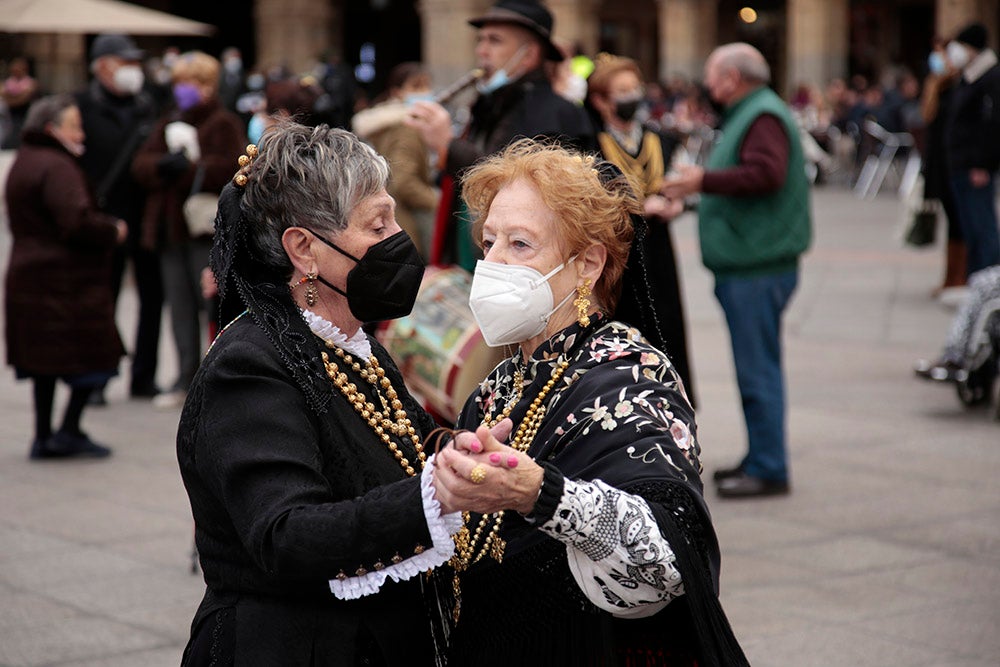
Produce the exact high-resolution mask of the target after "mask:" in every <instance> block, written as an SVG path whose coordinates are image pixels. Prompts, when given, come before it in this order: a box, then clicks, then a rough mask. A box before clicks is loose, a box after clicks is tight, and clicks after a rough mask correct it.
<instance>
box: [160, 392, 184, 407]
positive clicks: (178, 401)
mask: <svg viewBox="0 0 1000 667" xmlns="http://www.w3.org/2000/svg"><path fill="white" fill-rule="evenodd" d="M185 400H187V392H186V391H182V390H180V389H175V390H174V391H168V392H165V393H162V394H157V395H156V396H154V397H153V407H154V408H156V409H157V410H176V409H177V408H180V407H182V406H183V405H184V401H185Z"/></svg>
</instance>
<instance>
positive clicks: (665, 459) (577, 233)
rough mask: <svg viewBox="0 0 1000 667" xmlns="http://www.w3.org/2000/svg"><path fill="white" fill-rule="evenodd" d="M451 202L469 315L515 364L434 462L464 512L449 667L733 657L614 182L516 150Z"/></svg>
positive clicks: (686, 440)
mask: <svg viewBox="0 0 1000 667" xmlns="http://www.w3.org/2000/svg"><path fill="white" fill-rule="evenodd" d="M463 192H464V194H465V197H466V199H467V201H468V204H469V208H470V209H471V210H472V211H473V212H474V214H475V215H476V222H475V227H474V236H475V238H476V239H477V240H478V241H479V242H480V244H481V246H482V249H483V252H484V254H485V257H484V259H483V260H480V261H479V262H478V264H477V266H476V272H475V275H474V278H473V283H472V290H471V295H470V306H471V307H472V312H473V314H474V315H475V318H476V320H477V322H478V323H479V326H480V328H481V330H482V332H483V336H484V338H485V340H486V342H487V343H488V344H490V345H493V346H507V347H508V348H509V350H510V352H511V356H510V357H509V358H508V359H507V360H505V361H503V362H502V363H501V364H500V365H499V366H497V368H496V369H494V370H493V371H492V372H491V373H490V374H489V376H488V377H487V378H486V379H485V381H484V382H483V383H482V385H481V387H480V389H479V390H478V391H476V392H475V393H474V394H473V395H472V396H471V397H470V398H469V400H468V401H467V402H466V404H465V407H464V409H463V410H462V412H461V415H460V416H459V419H458V426H459V427H460V428H462V429H466V430H467V431H475V435H474V436H473V435H472V434H470V433H463V434H460V435H458V436H457V437H456V438H455V442H456V445H455V446H454V447H447V448H444V449H442V450H441V451H440V452H439V453H438V455H437V459H436V465H435V469H434V484H435V488H436V493H437V498H438V499H439V500H440V502H441V505H442V508H443V510H444V511H452V510H459V509H461V510H471V512H470V513H468V514H466V516H465V528H464V529H463V530H461V531H460V532H459V534H458V535H457V536H456V539H455V541H456V545H457V547H456V555H455V557H454V558H452V560H451V565H452V569H453V578H452V582H451V586H450V588H451V590H452V591H453V593H454V594H455V600H454V605H453V610H454V611H453V619H454V620H455V621H456V623H455V626H454V628H453V629H452V632H451V634H450V656H449V664H454V665H473V664H474V665H518V664H536V665H544V664H553V665H555V664H563V665H592V664H593V665H632V664H643V665H694V664H698V665H700V666H701V667H706V666H708V665H727V666H730V665H742V664H746V660H745V658H744V657H743V654H742V651H741V650H740V648H739V645H738V644H737V643H736V640H735V638H734V637H733V635H732V632H731V630H730V629H729V625H728V623H727V622H726V619H725V615H724V613H723V611H722V609H721V607H720V606H719V602H718V598H717V590H718V572H719V571H718V566H719V553H718V544H717V542H716V539H715V534H714V531H713V529H712V523H711V519H710V517H709V514H708V510H707V508H706V506H705V502H704V500H703V498H702V483H701V480H700V478H699V473H700V471H701V464H700V462H699V460H698V455H699V450H700V447H699V445H698V441H697V438H696V426H695V419H694V411H693V410H692V408H691V405H690V403H689V401H688V399H687V396H686V395H685V391H684V386H683V384H682V383H681V381H680V378H679V376H678V374H677V372H676V370H675V369H674V367H673V365H672V364H671V362H670V359H669V358H668V357H667V356H666V355H665V354H664V353H663V352H662V351H661V350H659V349H657V348H656V347H654V346H652V345H651V344H650V343H649V342H648V341H647V340H646V339H645V338H644V337H643V335H642V333H640V331H639V330H638V329H637V328H635V325H637V324H640V323H645V322H654V323H655V322H656V321H657V320H658V318H659V317H660V315H658V314H657V312H656V302H655V301H654V300H653V299H651V298H650V293H649V292H650V287H649V284H648V282H647V277H648V275H649V274H648V261H647V258H646V256H645V252H644V249H645V245H644V243H643V240H644V237H645V234H646V232H647V227H646V223H645V220H644V219H643V218H642V216H641V215H640V211H641V210H642V208H641V204H640V202H639V200H638V199H637V198H636V197H635V195H634V194H633V193H632V190H631V188H630V187H629V184H628V180H627V179H626V178H624V177H623V175H622V172H621V171H620V170H619V169H617V168H616V167H614V166H613V165H612V164H610V163H607V162H597V161H595V160H593V158H590V157H584V156H582V155H579V154H576V153H572V152H570V151H567V150H564V149H561V148H558V147H554V146H545V145H541V144H538V143H536V142H533V141H531V140H522V141H520V142H518V143H515V144H513V145H512V146H511V147H509V148H508V149H506V150H505V151H504V152H503V153H500V154H498V155H495V156H493V157H491V158H489V159H487V160H485V161H484V162H481V163H480V164H479V165H477V166H476V167H474V168H473V169H472V170H471V171H470V172H469V173H468V175H467V176H466V177H465V180H464V183H463ZM623 306H624V308H623ZM625 311H627V312H632V313H636V314H637V315H636V317H635V318H632V319H630V320H627V321H625V322H623V321H620V320H619V319H618V318H619V313H620V312H625ZM508 434H509V437H508ZM501 441H506V442H507V443H508V444H502V442H501Z"/></svg>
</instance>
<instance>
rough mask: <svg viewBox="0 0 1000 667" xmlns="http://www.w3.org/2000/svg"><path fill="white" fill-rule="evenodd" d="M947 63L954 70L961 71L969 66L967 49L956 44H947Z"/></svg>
mask: <svg viewBox="0 0 1000 667" xmlns="http://www.w3.org/2000/svg"><path fill="white" fill-rule="evenodd" d="M947 56H948V62H950V63H951V65H952V67H954V68H955V69H962V68H963V67H965V66H966V65H968V64H969V49H968V48H967V47H965V46H962V45H961V44H959V43H958V42H948V49H947Z"/></svg>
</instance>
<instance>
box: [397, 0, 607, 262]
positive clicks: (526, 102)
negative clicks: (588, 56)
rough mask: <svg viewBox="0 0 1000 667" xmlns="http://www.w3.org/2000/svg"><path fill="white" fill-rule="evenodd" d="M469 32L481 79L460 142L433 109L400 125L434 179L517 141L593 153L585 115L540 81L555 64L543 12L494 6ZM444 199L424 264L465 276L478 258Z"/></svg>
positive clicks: (529, 5)
mask: <svg viewBox="0 0 1000 667" xmlns="http://www.w3.org/2000/svg"><path fill="white" fill-rule="evenodd" d="M469 24H470V25H472V26H474V27H476V28H477V29H478V31H479V32H478V35H477V37H476V60H477V61H478V65H479V67H480V68H482V70H483V72H484V74H483V77H482V79H481V81H480V83H479V84H478V85H477V88H478V90H479V97H478V98H477V99H476V101H475V103H474V104H473V105H472V109H471V116H472V117H471V120H470V122H469V126H468V127H467V128H466V130H465V132H464V133H463V134H462V136H461V137H456V136H454V135H453V133H452V119H451V116H450V115H449V114H448V112H447V111H446V110H445V109H444V107H442V106H441V105H439V104H436V103H434V102H417V103H416V104H414V106H413V109H412V111H411V116H410V118H409V119H408V121H407V122H408V124H409V125H410V126H411V127H414V128H416V129H417V130H419V131H420V133H421V134H422V135H423V137H424V141H425V142H426V143H427V147H428V148H429V149H430V150H431V151H433V152H435V153H437V155H438V160H439V165H440V166H441V168H442V171H443V172H444V173H446V174H447V175H448V176H449V177H451V178H452V179H456V180H457V178H458V177H459V176H460V175H461V173H462V171H464V170H465V169H466V168H467V167H469V166H471V165H472V164H473V163H475V162H476V161H477V160H479V159H480V158H482V157H483V156H485V155H489V154H490V153H494V152H496V151H498V150H500V149H501V148H504V147H505V146H507V144H509V143H511V142H512V141H514V140H516V139H520V138H522V137H530V138H536V137H545V138H549V139H553V140H557V141H559V142H560V143H562V144H564V145H568V146H572V147H575V148H579V149H582V150H593V149H594V147H595V146H596V143H595V141H594V130H593V126H592V124H591V122H590V120H589V119H588V118H587V115H586V113H585V112H584V111H583V109H582V108H580V107H578V106H576V105H575V104H573V103H572V102H570V101H568V100H566V99H564V98H563V97H560V96H559V95H558V94H557V93H556V92H555V91H553V90H552V86H551V84H550V82H549V79H548V76H547V75H546V73H545V63H546V61H553V62H559V61H561V60H562V59H563V55H562V53H561V52H560V50H559V49H558V47H556V45H555V44H554V43H553V42H552V14H550V13H549V11H548V9H546V8H545V7H544V6H543V5H542V4H540V3H538V2H535V1H534V0H500V2H497V3H496V4H495V5H493V7H492V8H490V10H489V11H488V12H487V13H486V14H485V15H483V16H480V17H478V18H474V19H471V20H470V21H469ZM447 190H448V188H443V191H444V192H447ZM452 192H453V204H454V205H453V206H452V208H451V212H452V215H451V216H450V219H449V220H447V221H446V223H447V224H446V227H447V229H446V230H445V231H444V233H443V234H436V239H435V240H436V241H437V242H436V243H435V245H436V246H437V247H438V249H439V252H434V250H433V249H432V253H431V254H432V261H439V262H443V263H458V264H461V265H462V266H463V267H465V268H466V269H470V270H471V269H472V267H473V266H474V265H475V260H476V254H478V253H476V251H475V250H474V249H473V247H472V243H471V239H470V238H469V234H468V232H467V231H466V230H467V228H468V227H467V224H465V223H464V222H463V219H462V212H461V209H460V208H459V206H458V199H459V198H458V191H457V188H456V189H454V190H453V191H452ZM438 226H439V227H440V226H441V222H440V221H439V223H438Z"/></svg>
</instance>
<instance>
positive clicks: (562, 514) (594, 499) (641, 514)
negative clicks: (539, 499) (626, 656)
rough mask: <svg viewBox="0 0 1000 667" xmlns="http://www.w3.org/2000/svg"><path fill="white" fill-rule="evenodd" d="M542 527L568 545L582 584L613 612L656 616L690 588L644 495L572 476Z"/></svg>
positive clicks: (572, 566) (571, 566)
mask: <svg viewBox="0 0 1000 667" xmlns="http://www.w3.org/2000/svg"><path fill="white" fill-rule="evenodd" d="M541 530H542V532H544V533H547V534H548V535H551V536H552V537H554V538H556V539H557V540H559V541H560V542H562V543H563V544H565V545H566V556H567V559H568V561H569V569H570V572H571V573H572V574H573V578H574V579H575V580H576V583H577V585H579V586H580V590H581V591H583V593H584V595H586V596H587V598H588V599H589V600H590V601H591V602H593V603H594V605H596V606H597V607H599V608H600V609H603V610H605V611H607V612H610V613H611V614H612V615H613V616H619V617H622V618H629V617H632V618H640V617H643V616H651V615H653V614H655V613H656V612H658V611H659V610H660V609H662V608H663V607H665V606H666V605H667V604H668V603H669V602H670V601H671V600H673V599H674V598H676V597H678V596H680V595H683V594H684V586H683V583H682V582H681V575H680V573H679V572H678V571H677V569H676V567H674V560H675V556H674V552H673V549H671V548H670V544H669V543H668V542H667V540H666V539H665V538H664V537H663V535H662V534H661V533H660V529H659V526H658V525H657V524H656V519H655V517H654V516H653V513H652V511H651V510H650V509H649V505H648V504H647V503H646V501H645V500H644V499H643V498H641V497H640V496H634V495H632V494H628V493H625V492H623V491H621V490H619V489H616V488H614V487H612V486H609V485H607V484H605V483H604V482H602V481H601V480H599V479H598V480H594V481H593V482H577V481H573V480H570V479H567V480H566V483H565V486H564V487H563V495H562V498H561V499H560V501H559V507H558V508H557V509H556V512H555V514H554V515H553V516H552V518H551V519H550V520H549V521H547V522H546V523H545V524H544V525H543V526H542V527H541Z"/></svg>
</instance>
